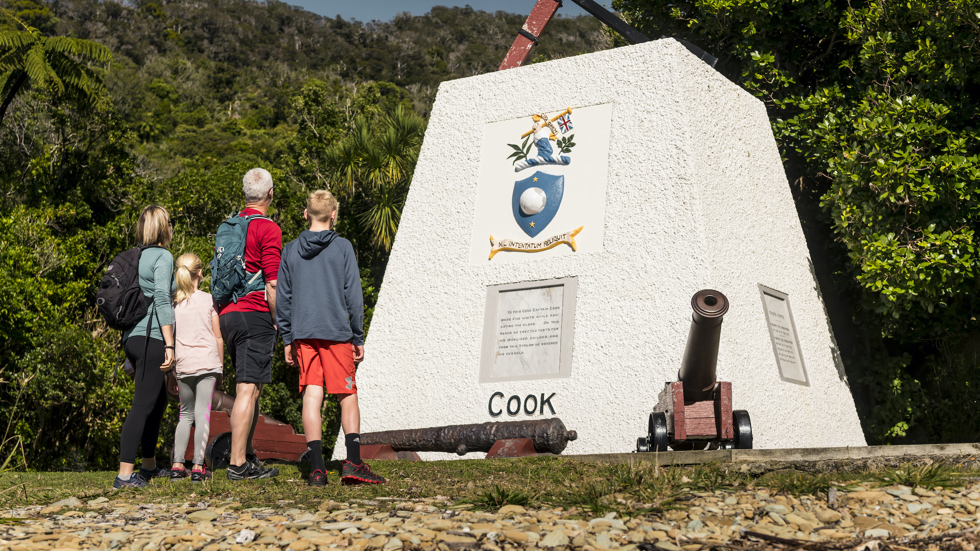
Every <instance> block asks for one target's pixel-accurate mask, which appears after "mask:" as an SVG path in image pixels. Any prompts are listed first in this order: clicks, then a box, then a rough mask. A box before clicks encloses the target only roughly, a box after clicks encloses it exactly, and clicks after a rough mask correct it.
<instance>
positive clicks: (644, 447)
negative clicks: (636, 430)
mask: <svg viewBox="0 0 980 551" xmlns="http://www.w3.org/2000/svg"><path fill="white" fill-rule="evenodd" d="M636 451H637V453H645V452H648V451H650V439H649V438H647V437H646V436H641V437H639V438H637V439H636Z"/></svg>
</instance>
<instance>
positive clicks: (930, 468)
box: [877, 463, 967, 489]
mask: <svg viewBox="0 0 980 551" xmlns="http://www.w3.org/2000/svg"><path fill="white" fill-rule="evenodd" d="M966 476H967V474H966V473H964V472H962V470H961V469H957V468H956V467H954V466H952V465H947V464H945V463H933V464H932V465H915V464H911V463H910V464H907V465H904V466H902V467H900V468H898V469H885V470H883V471H880V472H878V473H877V479H878V481H879V482H881V484H882V485H883V486H887V485H891V484H900V485H902V486H909V487H912V488H914V487H916V486H921V487H923V488H926V489H932V488H959V487H961V486H963V484H964V483H965V482H966V480H964V478H965V477H966Z"/></svg>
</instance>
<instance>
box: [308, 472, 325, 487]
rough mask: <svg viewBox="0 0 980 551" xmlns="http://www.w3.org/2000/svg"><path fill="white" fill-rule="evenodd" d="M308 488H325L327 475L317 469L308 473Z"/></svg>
mask: <svg viewBox="0 0 980 551" xmlns="http://www.w3.org/2000/svg"><path fill="white" fill-rule="evenodd" d="M307 482H308V483H309V485H310V486H326V485H327V473H325V472H323V471H321V470H320V469H317V470H315V471H313V472H312V473H310V478H309V479H307Z"/></svg>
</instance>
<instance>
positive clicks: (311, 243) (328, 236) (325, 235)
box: [296, 230, 337, 260]
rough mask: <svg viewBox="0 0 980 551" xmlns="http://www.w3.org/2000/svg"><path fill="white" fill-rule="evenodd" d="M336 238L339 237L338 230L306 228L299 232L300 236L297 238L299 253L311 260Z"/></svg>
mask: <svg viewBox="0 0 980 551" xmlns="http://www.w3.org/2000/svg"><path fill="white" fill-rule="evenodd" d="M334 239H337V232H335V231H333V230H324V231H318V232H312V231H310V230H306V231H304V232H303V233H301V234H299V237H298V238H297V239H296V245H297V246H298V247H299V255H300V256H301V257H303V258H304V259H305V260H309V259H311V258H313V257H315V256H316V255H318V254H320V251H322V250H323V249H326V248H327V247H328V246H330V244H331V243H333V240H334Z"/></svg>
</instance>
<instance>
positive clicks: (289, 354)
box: [286, 343, 297, 365]
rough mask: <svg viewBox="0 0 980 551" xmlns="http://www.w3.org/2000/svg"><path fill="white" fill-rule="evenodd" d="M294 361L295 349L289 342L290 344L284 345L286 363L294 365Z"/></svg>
mask: <svg viewBox="0 0 980 551" xmlns="http://www.w3.org/2000/svg"><path fill="white" fill-rule="evenodd" d="M296 363H297V362H296V349H294V348H293V345H292V344H291V343H290V344H287V345H286V365H296Z"/></svg>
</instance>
